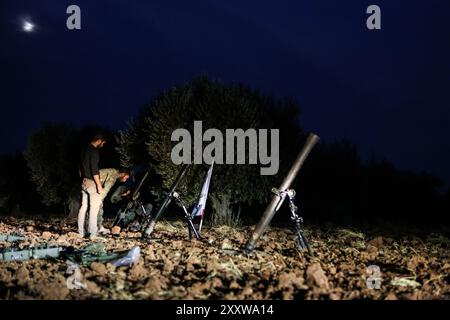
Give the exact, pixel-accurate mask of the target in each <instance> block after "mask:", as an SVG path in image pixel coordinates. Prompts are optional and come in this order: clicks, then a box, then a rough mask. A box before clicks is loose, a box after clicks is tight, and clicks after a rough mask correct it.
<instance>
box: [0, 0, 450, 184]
mask: <svg viewBox="0 0 450 320" xmlns="http://www.w3.org/2000/svg"><path fill="white" fill-rule="evenodd" d="M70 4H77V5H79V6H80V7H81V10H82V30H81V31H69V30H67V29H66V18H67V14H66V8H67V6H69V5H70ZM370 4H377V5H379V6H380V7H381V10H382V30H377V31H369V30H367V28H366V18H367V14H366V13H365V12H366V8H367V7H368V5H370ZM0 18H1V20H0V25H1V33H0V43H1V53H0V76H1V77H2V84H1V96H2V103H1V104H2V109H3V115H4V116H5V115H6V118H3V121H2V125H1V126H0V134H1V136H2V139H1V141H2V144H1V146H0V152H11V151H15V150H22V149H23V147H24V145H25V143H26V139H27V137H28V135H29V134H30V132H32V131H33V130H35V129H36V128H38V127H39V126H40V125H41V124H42V123H43V122H48V121H64V122H68V123H73V124H75V125H82V124H85V123H99V124H102V125H106V126H109V127H112V128H123V127H124V126H125V124H126V121H127V120H128V119H130V118H131V117H132V116H134V115H135V114H136V112H137V110H138V109H139V107H141V106H142V105H144V104H145V103H147V102H148V101H150V99H151V97H152V96H154V95H155V94H156V93H158V92H159V91H160V90H164V89H167V88H170V87H171V86H173V85H176V84H178V83H180V82H182V81H185V80H189V79H191V78H192V77H194V76H196V75H199V74H205V73H206V74H208V75H210V76H211V77H213V78H220V79H223V80H224V81H226V82H228V81H233V82H243V83H246V84H248V85H250V86H252V87H253V88H257V89H260V90H261V91H262V92H264V93H267V94H274V95H276V96H293V97H295V98H296V99H297V100H298V101H299V103H300V104H301V106H302V108H303V109H302V110H303V117H302V123H303V126H304V127H305V128H307V129H309V130H311V131H314V132H316V133H318V134H319V135H320V136H322V137H323V138H325V139H326V140H334V139H340V138H348V139H350V140H351V141H353V142H354V143H356V145H357V146H358V148H359V150H360V151H361V154H362V155H363V156H364V157H368V156H369V155H371V154H372V153H374V154H376V155H378V156H380V157H385V158H387V159H388V160H391V161H392V162H393V163H394V164H395V165H396V166H397V167H399V168H404V169H412V170H416V171H427V172H431V173H434V174H436V175H438V176H440V177H441V178H443V179H444V180H445V181H447V182H450V143H449V141H448V139H449V137H450V1H448V0H426V1H425V0H422V1H410V0H409V1H406V0H390V1H384V0H383V1H380V0H375V1H332V0H328V1H323V0H315V1H274V0H273V1H263V0H258V1H242V0H239V1H238V0H220V1H219V0H215V1H213V0H209V1H170V0H169V1H150V0H148V1H144V0H142V1H137V0H136V1H126V0H122V1H113V0H108V1H105V0H101V1H100V0H96V1H92V0H91V1H80V0H71V1H65V0H29V1H25V0H1V4H0ZM25 18H28V19H30V20H31V21H33V22H34V23H35V24H36V25H37V29H36V30H35V32H33V33H25V32H23V31H22V30H21V26H20V25H21V23H22V21H23V19H25Z"/></svg>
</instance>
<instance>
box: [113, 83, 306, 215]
mask: <svg viewBox="0 0 450 320" xmlns="http://www.w3.org/2000/svg"><path fill="white" fill-rule="evenodd" d="M299 111H300V110H299V107H298V105H297V104H296V103H295V102H293V101H290V100H278V101H276V100H275V99H272V98H269V97H265V96H263V95H261V94H260V93H258V92H256V91H253V90H251V89H249V88H247V87H245V86H243V85H225V84H223V83H221V82H218V81H211V80H209V79H207V78H206V77H201V78H197V79H194V80H193V81H192V82H189V83H186V84H183V85H181V86H178V87H175V88H173V89H171V90H170V91H168V92H165V93H163V94H161V95H160V96H158V97H157V98H156V99H155V100H154V101H153V102H152V103H151V104H150V105H149V106H147V107H146V108H144V109H143V110H141V112H140V113H139V115H138V116H137V118H136V119H134V120H133V121H131V122H130V124H129V127H128V129H127V130H125V131H122V132H120V133H119V147H118V151H119V153H120V156H121V160H122V164H123V165H124V166H127V167H130V166H132V165H133V164H135V163H142V162H144V163H148V164H149V165H150V167H151V168H152V169H153V170H154V172H155V174H156V175H157V176H158V177H160V178H161V180H162V182H163V186H164V187H165V188H168V187H169V186H170V185H171V184H172V182H173V181H174V179H175V177H176V175H177V174H178V171H179V168H178V167H177V166H176V165H174V164H173V162H172V161H171V151H172V148H173V147H174V145H175V144H176V143H175V142H172V141H171V135H172V132H173V131H174V130H175V129H178V128H185V129H187V130H189V131H190V132H191V133H192V132H193V124H194V121H195V120H201V121H202V122H203V123H202V125H203V131H205V130H207V129H209V128H216V129H219V130H220V131H222V132H225V129H227V128H230V129H238V128H241V129H243V130H247V129H250V128H254V129H280V156H281V158H280V169H282V170H280V171H279V173H278V175H276V176H262V175H261V174H260V167H259V166H258V165H250V164H244V165H225V164H217V165H215V166H214V172H213V176H212V182H211V188H210V198H209V199H210V200H211V202H210V203H211V206H212V209H213V215H214V221H216V222H219V221H221V222H227V221H228V222H229V221H230V220H229V219H230V217H231V216H232V215H233V208H234V207H236V205H239V204H243V203H262V202H265V201H267V200H268V197H269V196H270V190H271V188H272V187H273V186H274V184H275V183H276V182H277V179H279V177H280V176H282V173H283V171H284V170H285V169H288V168H284V167H285V166H286V164H287V165H290V163H291V162H292V158H293V157H295V156H296V153H297V152H298V150H299V149H300V147H301V145H300V143H299V141H300V139H301V138H302V130H301V128H300V126H299ZM205 144H206V143H205ZM293 150H294V151H293ZM247 157H248V155H247ZM246 163H248V159H246ZM207 169H208V166H206V165H192V166H191V168H190V170H189V171H188V173H187V175H186V177H185V179H184V180H183V181H182V183H181V184H180V187H179V190H180V191H181V194H182V195H183V196H184V200H185V202H186V203H187V204H189V205H192V204H193V203H194V202H195V201H196V199H197V197H198V194H199V191H200V189H201V185H202V183H203V180H204V177H205V175H206V171H207ZM151 188H152V192H153V193H154V194H159V193H160V186H158V185H153V186H151ZM237 207H239V206H237Z"/></svg>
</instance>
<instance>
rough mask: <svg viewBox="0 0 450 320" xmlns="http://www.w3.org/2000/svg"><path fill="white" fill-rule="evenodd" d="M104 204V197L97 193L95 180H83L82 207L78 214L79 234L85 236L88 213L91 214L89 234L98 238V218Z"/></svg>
mask: <svg viewBox="0 0 450 320" xmlns="http://www.w3.org/2000/svg"><path fill="white" fill-rule="evenodd" d="M101 204H102V196H101V195H100V194H98V193H97V186H96V185H95V181H94V180H90V179H83V184H82V185H81V207H80V211H79V212H78V233H80V234H82V235H84V234H85V233H84V221H85V219H86V213H87V212H88V214H89V230H88V231H89V234H90V236H97V231H98V227H97V216H98V212H99V210H100V206H101Z"/></svg>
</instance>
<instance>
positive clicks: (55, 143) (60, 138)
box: [25, 124, 118, 215]
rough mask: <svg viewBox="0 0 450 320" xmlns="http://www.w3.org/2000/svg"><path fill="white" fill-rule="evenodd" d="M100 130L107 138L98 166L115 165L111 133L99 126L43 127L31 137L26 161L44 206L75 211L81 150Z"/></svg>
mask: <svg viewBox="0 0 450 320" xmlns="http://www.w3.org/2000/svg"><path fill="white" fill-rule="evenodd" d="M99 130H101V131H102V132H104V133H105V134H106V135H107V136H109V138H107V141H109V145H108V143H107V145H108V147H107V148H106V149H105V150H102V157H101V158H102V163H101V165H102V166H103V167H114V166H117V163H118V161H116V160H115V158H117V156H116V154H115V147H116V146H115V143H114V139H113V133H112V132H110V131H108V130H106V129H102V128H99V127H98V126H91V125H88V126H85V127H84V128H82V129H77V128H74V127H72V126H69V125H66V124H46V125H44V126H42V127H41V128H40V129H39V130H37V131H36V132H34V133H33V134H32V135H31V136H30V138H29V141H28V144H27V148H26V152H25V158H26V160H27V165H28V168H29V169H30V174H31V180H32V182H33V183H34V184H35V186H36V189H37V192H38V193H39V195H40V196H41V201H42V203H43V204H45V205H46V206H51V205H62V206H63V207H64V209H65V210H66V209H68V211H69V212H70V215H73V214H74V213H76V212H77V211H78V208H79V195H80V185H81V181H80V175H79V161H80V151H81V148H82V147H83V146H85V145H87V144H88V143H89V140H90V138H91V137H92V135H93V133H94V132H96V131H99Z"/></svg>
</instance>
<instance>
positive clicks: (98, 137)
mask: <svg viewBox="0 0 450 320" xmlns="http://www.w3.org/2000/svg"><path fill="white" fill-rule="evenodd" d="M97 140H103V141H105V140H106V139H105V135H104V134H103V132H100V131H99V132H96V133H95V134H94V135H93V136H92V140H91V141H97Z"/></svg>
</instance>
